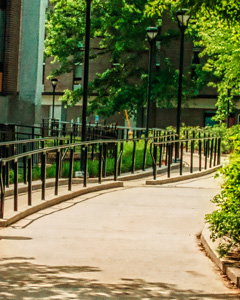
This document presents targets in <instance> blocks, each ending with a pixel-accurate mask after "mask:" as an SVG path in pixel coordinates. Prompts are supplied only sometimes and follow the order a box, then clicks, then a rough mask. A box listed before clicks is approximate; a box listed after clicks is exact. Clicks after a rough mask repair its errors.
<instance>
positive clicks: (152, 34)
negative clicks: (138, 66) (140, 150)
mask: <svg viewBox="0 0 240 300" xmlns="http://www.w3.org/2000/svg"><path fill="white" fill-rule="evenodd" d="M146 31H147V37H148V42H149V45H150V49H149V65H148V90H147V119H146V133H145V137H148V131H149V117H150V99H151V88H152V56H153V45H154V43H155V38H156V36H157V34H158V28H157V27H148V28H147V30H146Z"/></svg>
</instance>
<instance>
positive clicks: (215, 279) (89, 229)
mask: <svg viewBox="0 0 240 300" xmlns="http://www.w3.org/2000/svg"><path fill="white" fill-rule="evenodd" d="M143 183H144V181H129V182H126V183H125V188H121V189H115V190H113V191H105V192H98V193H92V194H88V195H84V196H81V197H78V198H76V199H73V200H70V201H67V202H65V203H62V204H60V205H57V206H55V207H52V208H49V209H46V210H44V211H41V212H39V213H37V214H35V215H32V216H30V217H28V218H26V219H24V220H21V221H19V222H18V223H16V224H14V225H12V226H11V227H9V228H6V229H1V230H0V299H8V300H21V299H24V300H25V299H26V300H30V299H48V300H51V299H59V300H62V299H63V300H65V299H143V300H144V299H145V300H147V299H164V300H167V299H168V300H170V299H171V300H176V299H178V300H196V299H199V300H200V299H201V300H202V299H203V300H215V299H222V300H227V299H234V300H237V299H240V296H239V294H238V291H239V290H238V289H235V288H234V287H232V286H231V284H230V283H229V282H228V281H227V280H226V279H225V278H224V277H223V276H222V275H221V274H220V272H219V271H218V270H217V269H216V267H215V265H214V264H213V263H212V261H211V260H210V259H209V258H208V257H207V256H206V255H205V253H204V251H203V250H202V249H201V247H200V245H199V240H198V239H197V235H198V234H199V233H200V231H201V230H202V228H203V226H204V215H205V214H206V213H207V212H210V211H211V210H212V208H213V206H212V204H211V202H210V201H209V199H211V198H212V197H213V195H215V194H216V193H217V191H218V190H219V184H218V182H217V181H214V180H213V177H212V176H207V177H204V178H202V179H195V180H189V181H185V182H181V183H177V184H176V183H175V184H168V185H164V186H154V187H150V186H148V187H147V186H144V185H143Z"/></svg>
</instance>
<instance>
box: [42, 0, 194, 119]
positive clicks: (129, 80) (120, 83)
mask: <svg viewBox="0 0 240 300" xmlns="http://www.w3.org/2000/svg"><path fill="white" fill-rule="evenodd" d="M52 2H53V5H54V7H53V9H52V10H50V12H49V15H48V21H47V32H48V35H47V39H46V55H47V56H54V58H55V60H54V61H55V62H60V67H59V68H57V69H56V70H55V71H54V73H53V74H54V75H58V74H61V73H63V72H66V71H67V72H69V71H70V70H71V69H72V68H73V66H74V64H76V63H77V62H78V63H80V62H82V59H83V51H81V50H82V49H81V48H80V46H81V45H82V44H83V36H84V27H85V24H84V22H85V19H84V17H85V1H83V0H82V1H76V0H52ZM147 4H149V0H106V1H102V0H94V1H93V2H92V16H93V17H92V26H91V36H92V37H101V42H100V50H99V51H98V53H96V52H95V53H93V52H92V53H91V57H92V58H93V57H95V56H96V55H104V54H106V53H108V54H109V57H110V62H111V64H112V67H111V68H109V69H107V70H106V71H104V72H103V73H99V74H96V79H95V80H94V81H93V82H91V83H90V92H91V93H92V94H93V95H95V96H94V97H93V100H92V101H91V102H90V111H97V113H99V114H102V115H111V114H113V113H114V112H116V111H121V110H124V109H127V110H128V112H129V113H130V114H131V113H133V112H134V111H135V110H136V107H137V106H138V105H141V106H143V105H144V103H145V102H146V90H147V76H148V75H147V74H148V66H147V50H148V47H149V44H148V42H147V40H146V28H147V27H149V26H156V25H160V24H161V19H160V18H159V15H158V14H157V13H155V14H151V15H150V14H147ZM164 8H166V6H165V4H164V3H163V4H162V10H163V9H164ZM79 23H81V24H79ZM178 35H179V32H177V33H176V32H173V31H172V32H170V33H167V34H166V35H165V36H159V37H158V39H160V40H161V43H162V44H164V43H167V42H169V40H171V39H172V38H176V37H177V36H178ZM104 57H105V56H102V59H105V58H104ZM144 60H145V63H143V61H144ZM164 65H165V67H164V68H162V67H161V68H160V70H155V71H154V70H153V73H154V74H153V88H152V91H153V92H152V100H153V101H156V102H157V103H158V104H159V106H160V107H170V106H172V105H173V101H174V100H176V96H177V86H178V84H177V78H178V71H177V70H175V69H174V68H173V67H172V66H171V64H170V62H169V61H168V62H167V61H166V63H165V64H164ZM198 83H199V82H198ZM184 90H185V93H184V98H186V99H187V98H189V97H190V96H191V95H195V94H196V90H197V84H195V85H194V82H193V81H191V80H190V81H189V80H184ZM81 94H82V91H81V90H80V91H66V92H65V95H64V96H63V97H62V99H63V100H64V101H66V102H67V103H68V104H70V105H74V104H75V103H76V102H78V101H79V100H80V98H79V96H81Z"/></svg>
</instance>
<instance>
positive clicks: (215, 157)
mask: <svg viewBox="0 0 240 300" xmlns="http://www.w3.org/2000/svg"><path fill="white" fill-rule="evenodd" d="M184 150H185V152H186V153H189V155H190V162H189V169H190V170H189V171H190V173H193V170H194V155H195V156H196V155H197V158H195V162H196V161H198V171H202V168H203V167H204V169H205V170H206V169H207V168H208V164H209V168H212V166H216V165H220V162H221V138H220V137H213V136H205V134H203V136H202V137H201V136H200V135H199V137H197V138H191V139H182V140H168V141H166V140H164V141H156V140H155V141H153V142H152V143H151V145H150V153H151V156H152V160H153V178H154V179H155V180H156V177H157V166H159V168H161V167H162V163H163V162H164V164H165V166H167V167H168V177H170V175H171V174H170V172H171V168H170V166H171V164H172V162H173V161H174V162H178V163H179V175H183V162H184ZM178 151H179V152H178ZM203 164H204V166H203Z"/></svg>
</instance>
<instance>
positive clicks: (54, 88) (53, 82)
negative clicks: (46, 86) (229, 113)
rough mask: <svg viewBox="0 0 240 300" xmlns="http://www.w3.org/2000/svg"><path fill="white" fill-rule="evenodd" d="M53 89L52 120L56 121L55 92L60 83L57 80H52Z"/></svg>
mask: <svg viewBox="0 0 240 300" xmlns="http://www.w3.org/2000/svg"><path fill="white" fill-rule="evenodd" d="M51 82H52V88H53V102H52V120H53V119H54V107H55V91H56V86H57V83H58V80H57V78H52V79H51Z"/></svg>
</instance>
